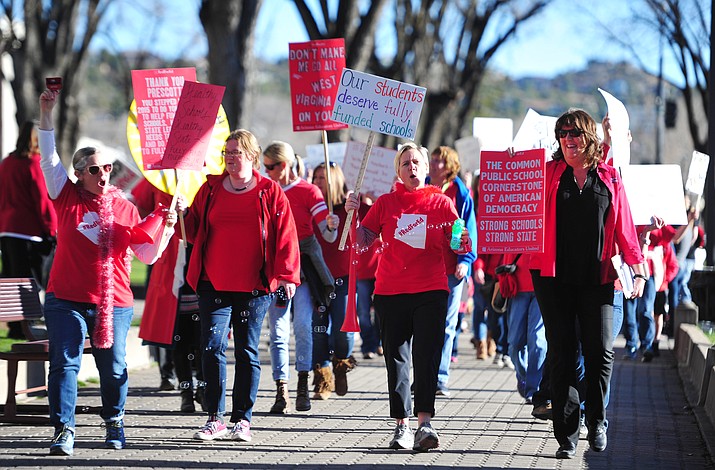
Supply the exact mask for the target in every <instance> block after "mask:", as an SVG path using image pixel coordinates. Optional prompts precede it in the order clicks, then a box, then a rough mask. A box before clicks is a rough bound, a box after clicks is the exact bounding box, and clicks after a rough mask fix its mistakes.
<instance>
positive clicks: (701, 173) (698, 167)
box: [685, 150, 710, 196]
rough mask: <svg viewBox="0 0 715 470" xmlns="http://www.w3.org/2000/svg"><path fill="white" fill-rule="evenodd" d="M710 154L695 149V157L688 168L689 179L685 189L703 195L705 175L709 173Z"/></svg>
mask: <svg viewBox="0 0 715 470" xmlns="http://www.w3.org/2000/svg"><path fill="white" fill-rule="evenodd" d="M709 163H710V156H709V155H706V154H704V153H701V152H698V151H697V150H694V151H693V158H692V159H691V160H690V168H689V169H688V179H687V181H686V182H685V190H686V191H689V192H691V193H693V194H697V195H699V196H701V195H702V194H703V190H704V189H705V177H706V176H707V175H708V164H709Z"/></svg>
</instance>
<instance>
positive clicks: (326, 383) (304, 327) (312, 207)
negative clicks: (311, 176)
mask: <svg viewBox="0 0 715 470" xmlns="http://www.w3.org/2000/svg"><path fill="white" fill-rule="evenodd" d="M263 166H264V167H265V168H266V173H268V177H269V178H270V179H272V180H273V181H275V182H277V183H278V184H279V185H280V186H281V188H283V191H284V192H285V195H286V197H287V198H288V201H290V207H291V212H292V213H293V218H294V220H295V225H296V230H297V235H298V241H299V244H300V253H301V263H300V273H301V277H302V278H305V277H306V273H307V272H308V271H307V270H308V269H310V272H315V274H316V275H315V276H312V275H311V276H309V278H305V282H303V283H302V284H301V285H300V286H299V287H298V289H297V290H296V294H295V298H294V299H293V301H292V302H289V303H287V304H274V305H271V307H270V308H269V310H268V316H269V325H270V335H271V347H270V349H271V364H272V366H273V380H275V382H276V390H277V391H276V401H275V403H274V404H273V406H272V407H271V410H270V412H271V413H278V414H282V413H286V412H288V411H289V410H290V400H289V399H288V379H289V377H290V367H289V359H288V342H289V339H290V307H291V303H292V304H293V328H294V331H295V368H296V370H297V371H298V393H297V397H296V403H295V409H296V410H297V411H308V410H310V407H311V405H310V397H309V396H308V373H309V372H310V370H311V369H312V368H313V364H314V363H313V309H314V308H316V307H315V306H314V303H315V302H316V301H317V300H318V298H317V297H318V295H317V293H316V292H317V291H315V289H319V290H320V291H321V292H322V291H323V290H324V289H329V290H330V291H332V288H333V283H334V280H333V277H332V275H331V273H330V271H329V269H328V267H327V266H326V265H325V261H324V260H323V254H322V250H321V248H320V245H319V244H318V241H317V239H316V237H315V235H314V232H313V224H314V223H315V224H316V225H317V226H318V230H317V231H318V232H319V233H320V235H321V236H322V238H323V239H324V240H325V241H327V242H329V243H334V242H335V240H336V239H337V237H338V231H337V228H338V223H339V221H340V220H339V219H338V217H337V216H336V215H333V214H330V213H329V212H328V207H327V206H326V205H325V199H323V195H322V194H321V192H320V189H318V188H317V187H316V186H313V185H312V184H310V183H308V182H307V181H305V180H304V179H303V178H302V176H303V173H304V171H305V169H304V166H303V161H302V159H301V158H300V157H299V156H298V155H296V154H295V152H294V151H293V147H291V146H290V144H287V143H286V142H281V141H276V142H273V143H272V144H271V145H269V146H268V147H267V148H266V149H265V150H264V151H263ZM308 263H310V266H311V268H314V269H311V268H308ZM294 267H296V268H297V267H298V265H297V264H296V265H295V266H294ZM296 272H298V270H297V269H296ZM311 283H312V285H313V289H314V293H313V295H311V287H310V285H311ZM321 307H322V308H321ZM318 308H321V309H324V308H325V307H324V306H322V305H321V306H318ZM313 383H314V384H315V392H316V393H315V395H314V398H317V399H321V400H325V399H327V398H328V397H329V396H330V387H331V384H332V373H331V371H330V368H329V367H320V366H316V367H315V372H314V378H313Z"/></svg>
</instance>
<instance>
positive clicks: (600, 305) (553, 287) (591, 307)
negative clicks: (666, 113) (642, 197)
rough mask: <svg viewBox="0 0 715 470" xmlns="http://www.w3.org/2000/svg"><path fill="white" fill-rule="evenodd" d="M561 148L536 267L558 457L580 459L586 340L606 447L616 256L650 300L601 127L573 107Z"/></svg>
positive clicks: (594, 441)
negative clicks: (607, 160) (581, 376)
mask: <svg viewBox="0 0 715 470" xmlns="http://www.w3.org/2000/svg"><path fill="white" fill-rule="evenodd" d="M555 131H556V137H557V138H558V143H559V148H558V150H557V151H556V152H555V153H554V155H553V160H552V161H550V162H548V163H547V164H546V189H545V191H546V215H545V227H544V241H545V246H544V253H541V254H532V256H531V263H530V269H531V270H532V271H531V272H532V280H533V283H534V292H535V294H536V298H537V301H538V303H539V307H540V309H541V313H542V317H543V320H544V326H545V327H546V340H547V343H548V351H549V354H548V355H549V359H548V361H547V363H548V364H549V365H548V367H550V372H551V375H550V382H551V386H550V388H551V404H552V407H553V421H554V435H555V437H556V440H557V441H558V443H559V448H558V450H557V451H556V458H563V459H568V458H573V457H574V456H575V455H576V445H577V443H578V438H579V420H580V408H579V395H578V391H577V384H576V380H577V376H578V374H577V367H578V350H579V341H580V344H581V348H582V352H583V357H584V368H585V378H586V396H585V405H586V406H585V415H586V425H587V427H588V443H589V445H590V447H591V449H592V450H594V451H596V452H602V451H604V450H605V449H606V445H607V438H606V410H605V404H604V403H605V396H606V392H607V389H608V383H609V381H610V377H611V371H612V368H613V357H614V353H613V335H612V330H613V288H614V280H615V279H616V278H617V275H616V271H615V269H614V268H613V264H612V262H611V258H612V257H613V256H615V255H617V254H618V253H619V252H620V253H621V255H622V257H623V259H624V261H625V262H626V263H627V264H628V265H629V266H631V268H632V269H633V272H634V273H635V274H634V291H633V297H634V298H635V297H640V296H641V295H642V294H643V287H644V285H645V280H646V276H645V272H646V271H645V267H644V265H643V253H642V252H641V249H640V245H639V243H638V235H637V234H636V229H635V226H634V225H633V220H632V218H631V211H630V207H629V205H628V200H627V199H626V192H625V190H624V188H623V183H622V181H621V177H620V175H619V173H618V171H617V170H616V169H614V168H613V167H611V166H609V165H606V164H605V163H604V155H603V147H602V145H601V143H600V141H599V139H598V136H597V135H596V122H595V121H594V120H593V118H591V116H589V115H588V113H586V112H585V111H583V110H580V109H570V110H568V111H567V112H566V113H564V114H563V115H561V116H560V117H559V118H558V120H557V121H556V127H555Z"/></svg>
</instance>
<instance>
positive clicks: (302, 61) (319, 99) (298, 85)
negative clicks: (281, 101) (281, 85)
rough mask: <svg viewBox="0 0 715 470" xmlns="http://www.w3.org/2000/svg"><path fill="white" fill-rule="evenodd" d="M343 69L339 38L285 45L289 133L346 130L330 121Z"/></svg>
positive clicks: (341, 46) (342, 55)
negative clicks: (290, 107)
mask: <svg viewBox="0 0 715 470" xmlns="http://www.w3.org/2000/svg"><path fill="white" fill-rule="evenodd" d="M343 67H345V40H344V39H343V38H337V39H323V40H317V41H308V42H295V43H290V44H289V45H288V69H289V71H290V94H291V105H292V109H293V131H295V132H299V131H315V130H326V131H332V130H335V129H344V128H346V127H348V126H347V125H346V124H342V123H339V122H335V121H333V120H331V119H330V114H331V113H332V110H333V103H334V102H335V95H336V93H337V92H338V81H339V80H340V74H342V72H343Z"/></svg>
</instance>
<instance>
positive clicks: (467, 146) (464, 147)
mask: <svg viewBox="0 0 715 470" xmlns="http://www.w3.org/2000/svg"><path fill="white" fill-rule="evenodd" d="M454 147H455V150H456V151H457V154H458V155H459V166H460V167H461V169H462V171H471V172H472V173H476V172H477V171H479V150H480V148H479V139H477V138H476V137H462V138H461V139H457V140H456V141H455V142H454Z"/></svg>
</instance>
